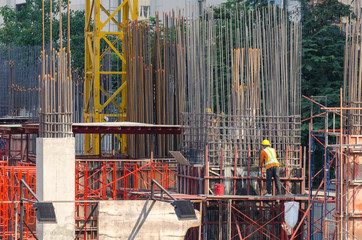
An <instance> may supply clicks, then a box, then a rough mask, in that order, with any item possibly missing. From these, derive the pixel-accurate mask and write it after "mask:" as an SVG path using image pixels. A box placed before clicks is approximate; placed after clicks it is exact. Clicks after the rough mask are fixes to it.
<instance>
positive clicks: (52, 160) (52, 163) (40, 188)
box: [36, 138, 75, 240]
mask: <svg viewBox="0 0 362 240" xmlns="http://www.w3.org/2000/svg"><path fill="white" fill-rule="evenodd" d="M36 195H37V196H38V198H39V200H40V201H54V208H55V215H56V218H57V223H46V224H45V223H44V224H42V223H38V222H37V224H36V231H37V237H38V238H39V239H52V240H68V239H69V240H70V239H74V237H75V219H74V215H75V203H74V200H75V141H74V138H37V139H36Z"/></svg>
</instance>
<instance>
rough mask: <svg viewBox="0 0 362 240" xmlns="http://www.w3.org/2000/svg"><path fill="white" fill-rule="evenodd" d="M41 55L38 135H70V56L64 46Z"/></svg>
mask: <svg viewBox="0 0 362 240" xmlns="http://www.w3.org/2000/svg"><path fill="white" fill-rule="evenodd" d="M43 56H44V59H45V61H44V63H43V64H44V65H45V74H44V76H43V77H42V81H41V83H40V84H39V85H40V86H41V90H40V111H39V112H40V128H39V134H40V137H44V138H64V137H73V133H72V122H73V121H72V105H71V104H72V81H71V80H70V79H71V78H70V69H69V67H70V64H69V61H70V56H68V54H67V53H66V51H65V49H64V48H63V49H60V51H59V52H57V51H54V50H52V51H51V52H50V55H45V53H44V52H43Z"/></svg>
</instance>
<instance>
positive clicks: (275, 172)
mask: <svg viewBox="0 0 362 240" xmlns="http://www.w3.org/2000/svg"><path fill="white" fill-rule="evenodd" d="M272 178H274V181H275V188H276V194H280V178H279V167H271V168H269V169H267V170H266V190H267V191H268V193H269V194H272Z"/></svg>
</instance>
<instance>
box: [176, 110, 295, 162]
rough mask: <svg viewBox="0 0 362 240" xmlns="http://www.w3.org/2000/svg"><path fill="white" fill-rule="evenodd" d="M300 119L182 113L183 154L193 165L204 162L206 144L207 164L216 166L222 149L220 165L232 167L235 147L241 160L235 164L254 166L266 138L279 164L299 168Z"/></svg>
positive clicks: (292, 117) (291, 117) (293, 117)
mask: <svg viewBox="0 0 362 240" xmlns="http://www.w3.org/2000/svg"><path fill="white" fill-rule="evenodd" d="M300 119H301V118H300V115H297V116H231V115H220V114H219V115H218V114H211V113H210V114H193V113H182V129H183V131H182V150H183V154H184V155H185V157H186V158H187V159H188V160H189V161H190V163H191V164H192V165H198V164H201V165H204V164H205V146H208V158H209V164H210V166H219V165H220V158H221V156H220V152H221V149H222V150H223V164H224V165H225V166H227V165H229V166H232V165H233V163H234V156H235V149H237V156H238V158H239V159H240V160H239V161H238V163H241V167H243V166H248V164H250V165H251V166H252V167H256V166H259V159H260V151H261V142H262V141H263V140H264V139H268V140H269V141H270V142H271V145H272V147H273V148H275V149H276V152H277V157H278V161H279V163H280V165H281V166H283V167H285V166H288V167H289V168H299V167H300V161H301V158H300V156H301V152H300V146H301V121H300ZM287 149H288V151H287ZM249 154H250V156H249ZM287 154H288V156H287ZM249 158H250V163H249V162H248V159H249ZM286 159H288V163H286Z"/></svg>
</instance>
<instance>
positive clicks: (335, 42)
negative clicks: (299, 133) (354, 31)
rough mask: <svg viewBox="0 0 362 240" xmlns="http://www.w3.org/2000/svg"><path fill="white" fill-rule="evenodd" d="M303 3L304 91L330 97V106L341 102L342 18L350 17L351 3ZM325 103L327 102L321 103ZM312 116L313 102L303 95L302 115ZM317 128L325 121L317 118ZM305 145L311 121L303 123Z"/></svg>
mask: <svg viewBox="0 0 362 240" xmlns="http://www.w3.org/2000/svg"><path fill="white" fill-rule="evenodd" d="M301 3H302V5H301V6H302V27H303V29H302V34H303V40H302V49H303V55H302V62H303V64H302V94H303V95H305V96H308V97H310V96H327V97H328V105H329V106H335V105H337V104H338V103H339V89H340V87H342V85H343V63H344V46H345V33H344V31H343V28H342V25H341V24H340V23H341V20H342V18H343V17H349V16H350V15H351V11H350V8H349V6H347V5H345V4H342V3H339V2H338V0H325V1H323V2H321V3H318V4H312V1H310V0H301ZM322 104H324V102H323V103H322ZM309 115H310V102H309V101H308V100H306V99H304V98H302V118H307V117H309ZM314 123H315V126H316V128H324V121H314ZM302 129H303V130H304V132H303V139H304V141H303V144H304V145H306V144H308V141H307V138H306V137H307V135H308V131H307V129H308V123H307V122H306V123H305V124H303V126H302Z"/></svg>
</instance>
